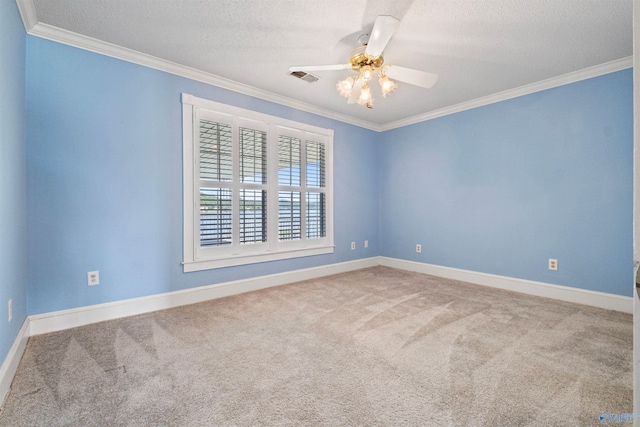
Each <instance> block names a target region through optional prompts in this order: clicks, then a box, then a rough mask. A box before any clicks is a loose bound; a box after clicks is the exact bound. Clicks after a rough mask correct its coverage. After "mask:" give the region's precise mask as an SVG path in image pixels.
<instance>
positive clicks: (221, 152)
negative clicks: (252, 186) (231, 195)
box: [200, 120, 233, 182]
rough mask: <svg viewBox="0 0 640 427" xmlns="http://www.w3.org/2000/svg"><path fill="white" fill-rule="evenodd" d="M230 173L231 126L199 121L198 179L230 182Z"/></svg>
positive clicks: (231, 164)
mask: <svg viewBox="0 0 640 427" xmlns="http://www.w3.org/2000/svg"><path fill="white" fill-rule="evenodd" d="M232 171H233V135H232V132H231V126H230V125H227V124H223V123H216V122H212V121H209V120H200V179H204V180H211V181H219V182H231V180H232V177H233V175H232Z"/></svg>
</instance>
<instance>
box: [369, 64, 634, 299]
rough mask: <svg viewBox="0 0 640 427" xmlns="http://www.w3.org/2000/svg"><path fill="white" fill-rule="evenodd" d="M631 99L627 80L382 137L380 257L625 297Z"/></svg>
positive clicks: (590, 83)
mask: <svg viewBox="0 0 640 427" xmlns="http://www.w3.org/2000/svg"><path fill="white" fill-rule="evenodd" d="M632 88H633V81H632V72H631V70H630V69H629V70H623V71H619V72H616V73H612V74H608V75H604V76H601V77H597V78H593V79H589V80H586V81H581V82H577V83H573V84H569V85H565V86H562V87H558V88H554V89H550V90H545V91H542V92H538V93H534V94H531V95H527V96H522V97H519V98H516V99H511V100H508V101H504V102H499V103H496V104H492V105H488V106H485V107H481V108H476V109H473V110H468V111H465V112H461V113H458V114H454V115H450V116H446V117H442V118H438V119H435V120H430V121H427V122H423V123H419V124H415V125H411V126H407V127H404V128H400V129H396V130H392V131H388V132H385V133H384V135H383V139H384V140H383V144H382V145H381V152H380V159H381V177H380V183H381V185H380V197H381V213H380V221H381V224H382V225H381V229H380V230H381V232H380V248H381V251H380V252H381V255H384V256H389V257H395V258H401V259H406V260H412V261H418V262H425V263H430V264H436V265H441V266H448V267H455V268H461V269H466V270H472V271H478V272H484V273H491V274H497V275H504V276H510V277H515V278H522V279H529V280H535V281H541V282H546V283H553V284H559V285H566V286H572V287H577V288H583V289H588V290H595V291H602V292H609V293H613V294H619V295H626V296H630V295H631V294H632V285H633V284H632V283H630V281H629V277H631V272H632V271H633V259H632V255H633V243H632V236H633V233H632V223H633V216H632V215H633V212H632V205H633V200H632V197H633V180H632V177H633V104H632ZM417 243H420V244H422V253H420V254H418V253H416V252H415V245H416V244H417ZM549 258H555V259H558V263H559V269H558V271H555V272H554V271H550V270H548V267H547V261H548V259H549Z"/></svg>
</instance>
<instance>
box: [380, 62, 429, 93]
mask: <svg viewBox="0 0 640 427" xmlns="http://www.w3.org/2000/svg"><path fill="white" fill-rule="evenodd" d="M384 68H385V70H384V74H385V75H386V76H387V77H389V78H390V79H394V80H398V81H401V82H405V83H409V84H411V85H415V86H420V87H424V88H427V89H429V88H430V87H431V86H433V85H434V84H436V82H437V81H438V75H437V74H433V73H427V72H426V71H419V70H413V69H411V68H405V67H398V66H397V65H387V66H386V67H384Z"/></svg>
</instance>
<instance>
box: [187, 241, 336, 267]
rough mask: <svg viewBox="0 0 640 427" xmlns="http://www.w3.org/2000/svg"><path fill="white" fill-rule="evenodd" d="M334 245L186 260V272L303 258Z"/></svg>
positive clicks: (328, 251) (329, 251) (328, 249)
mask: <svg viewBox="0 0 640 427" xmlns="http://www.w3.org/2000/svg"><path fill="white" fill-rule="evenodd" d="M333 247H334V246H333V245H330V246H314V247H309V248H303V249H294V250H290V251H279V252H261V253H255V254H251V255H247V254H243V255H231V256H228V257H221V258H216V259H206V260H193V261H184V262H183V263H182V264H183V267H184V272H185V273H189V272H193V271H202V270H211V269H215V268H223V267H234V266H238V265H247V264H256V263H259V262H268V261H277V260H283V259H291V258H301V257H307V256H313V255H324V254H330V253H333Z"/></svg>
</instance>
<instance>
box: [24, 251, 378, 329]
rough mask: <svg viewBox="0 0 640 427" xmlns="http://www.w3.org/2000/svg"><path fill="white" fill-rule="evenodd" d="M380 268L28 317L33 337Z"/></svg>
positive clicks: (345, 266) (351, 265)
mask: <svg viewBox="0 0 640 427" xmlns="http://www.w3.org/2000/svg"><path fill="white" fill-rule="evenodd" d="M377 265H379V262H378V258H377V257H372V258H365V259H360V260H356V261H348V262H342V263H337V264H329V265H323V266H320V267H312V268H305V269H302V270H293V271H288V272H284V273H278V274H271V275H268V276H260V277H253V278H249V279H242V280H236V281H233V282H225V283H219V284H215V285H208V286H201V287H197V288H191V289H184V290H181V291H175V292H168V293H164V294H158V295H151V296H148V297H141V298H133V299H127V300H122V301H115V302H111V303H105V304H97V305H90V306H85V307H79V308H73V309H69V310H61V311H54V312H50V313H43V314H36V315H33V316H29V320H30V321H31V324H30V328H29V331H30V335H40V334H46V333H49V332H55V331H60V330H63V329H69V328H75V327H78V326H83V325H88V324H90V323H96V322H102V321H105V320H113V319H118V318H121V317H127V316H134V315H136V314H143V313H149V312H152V311H158V310H164V309H167V308H174V307H179V306H182V305H188V304H195V303H199V302H203V301H208V300H211V299H216V298H222V297H227V296H230V295H236V294H241V293H244V292H250V291H256V290H258V289H264V288H269V287H272V286H279V285H284V284H287V283H294V282H299V281H301V280H308V279H314V278H317V277H322V276H328V275H331V274H338V273H345V272H347V271H353V270H359V269H362V268H367V267H375V266H377Z"/></svg>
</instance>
